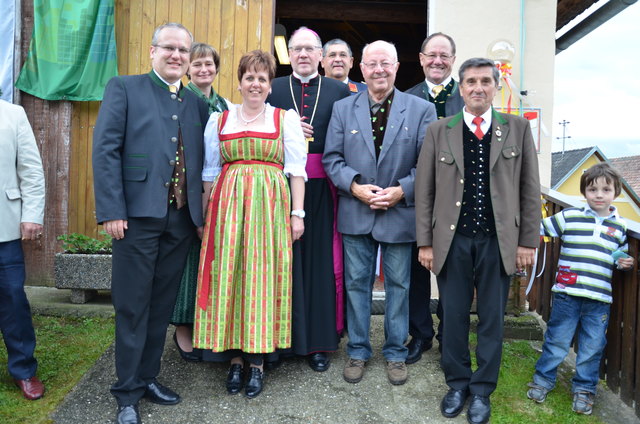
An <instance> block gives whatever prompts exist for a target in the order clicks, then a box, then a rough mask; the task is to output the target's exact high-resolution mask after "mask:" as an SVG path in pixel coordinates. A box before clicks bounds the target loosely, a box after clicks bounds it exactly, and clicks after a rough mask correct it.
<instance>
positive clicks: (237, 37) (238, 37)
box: [233, 0, 253, 103]
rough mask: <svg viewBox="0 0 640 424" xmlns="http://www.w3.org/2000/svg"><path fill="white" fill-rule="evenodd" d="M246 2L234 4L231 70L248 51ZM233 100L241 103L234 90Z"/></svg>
mask: <svg viewBox="0 0 640 424" xmlns="http://www.w3.org/2000/svg"><path fill="white" fill-rule="evenodd" d="M248 6H249V2H248V0H238V1H237V2H236V11H235V19H234V31H233V69H237V68H238V63H240V58H241V57H242V55H243V54H245V53H246V52H248V51H249V49H248V46H247V43H248V38H249V35H248V31H250V30H252V29H253V27H252V26H251V23H250V22H248V18H249V13H248ZM233 96H234V98H236V97H237V98H238V103H239V102H241V101H242V99H241V97H240V93H238V91H237V90H236V91H235V93H234V95H233Z"/></svg>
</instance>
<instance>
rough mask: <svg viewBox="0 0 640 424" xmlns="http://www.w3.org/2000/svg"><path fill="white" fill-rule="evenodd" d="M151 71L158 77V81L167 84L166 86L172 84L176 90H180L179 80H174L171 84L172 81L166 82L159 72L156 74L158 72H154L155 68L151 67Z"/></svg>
mask: <svg viewBox="0 0 640 424" xmlns="http://www.w3.org/2000/svg"><path fill="white" fill-rule="evenodd" d="M151 69H153V68H151ZM153 73H154V74H156V76H157V77H158V79H159V80H160V81H162V82H163V83H165V84H167V86H169V85H173V86H174V87H175V88H176V91H180V80H178V81H176V82H174V83H173V84H172V83H169V82H167V81H166V80H165V79H164V78H162V77H161V76H160V74H158V73H157V72H156V70H155V69H153Z"/></svg>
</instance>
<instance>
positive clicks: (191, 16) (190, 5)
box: [178, 1, 197, 37]
mask: <svg viewBox="0 0 640 424" xmlns="http://www.w3.org/2000/svg"><path fill="white" fill-rule="evenodd" d="M194 6H195V2H194V1H185V2H183V3H182V9H181V11H182V17H181V18H180V20H179V21H178V22H180V23H181V24H182V25H184V26H185V27H186V28H187V29H188V30H189V31H191V33H192V34H194V31H195V26H196V23H195V22H196V18H195V14H196V13H197V12H196V9H195V7H194ZM194 37H195V35H194Z"/></svg>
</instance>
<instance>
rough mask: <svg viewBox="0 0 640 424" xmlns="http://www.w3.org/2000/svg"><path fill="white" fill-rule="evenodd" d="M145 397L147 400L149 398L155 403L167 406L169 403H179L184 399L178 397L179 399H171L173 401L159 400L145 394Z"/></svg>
mask: <svg viewBox="0 0 640 424" xmlns="http://www.w3.org/2000/svg"><path fill="white" fill-rule="evenodd" d="M144 398H145V399H146V400H148V401H149V402H151V403H155V404H156V405H165V406H167V405H177V404H179V403H180V402H181V401H182V399H178V400H175V401H171V402H168V401H159V400H156V399H150V398H148V397H147V396H145V397H144Z"/></svg>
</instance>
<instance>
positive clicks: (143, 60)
mask: <svg viewBox="0 0 640 424" xmlns="http://www.w3.org/2000/svg"><path fill="white" fill-rule="evenodd" d="M141 1H142V9H141V11H140V58H139V60H140V64H139V69H140V71H139V72H138V73H144V72H148V71H149V70H150V69H151V60H150V59H149V46H150V45H151V38H152V37H153V30H154V29H155V28H156V26H157V25H156V5H155V1H154V0H141Z"/></svg>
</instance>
